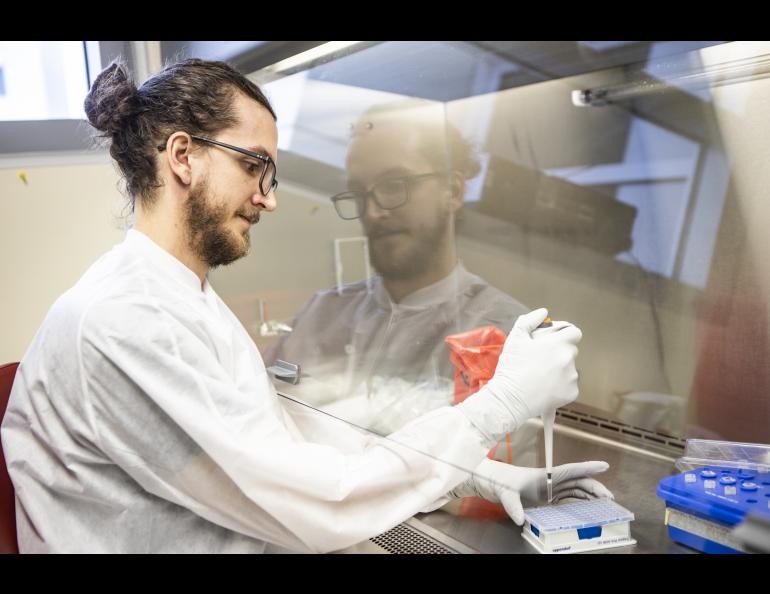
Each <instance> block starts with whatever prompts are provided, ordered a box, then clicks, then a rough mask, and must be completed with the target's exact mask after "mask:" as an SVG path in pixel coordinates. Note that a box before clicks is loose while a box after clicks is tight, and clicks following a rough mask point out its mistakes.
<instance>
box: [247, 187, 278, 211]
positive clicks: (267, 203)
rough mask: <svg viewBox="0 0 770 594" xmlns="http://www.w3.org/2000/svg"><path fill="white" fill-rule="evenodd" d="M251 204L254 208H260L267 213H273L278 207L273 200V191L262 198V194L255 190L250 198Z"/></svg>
mask: <svg viewBox="0 0 770 594" xmlns="http://www.w3.org/2000/svg"><path fill="white" fill-rule="evenodd" d="M251 203H252V204H253V205H254V206H260V205H261V206H262V209H263V210H266V211H268V212H273V211H274V210H275V209H276V207H277V206H278V203H277V202H276V199H275V190H270V191H269V192H268V193H267V196H264V195H263V194H262V192H260V191H259V190H257V191H256V192H255V193H254V194H253V195H252V197H251Z"/></svg>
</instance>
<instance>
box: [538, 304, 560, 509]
mask: <svg viewBox="0 0 770 594" xmlns="http://www.w3.org/2000/svg"><path fill="white" fill-rule="evenodd" d="M551 326H553V322H552V321H551V318H546V319H545V320H543V323H542V324H540V325H539V326H538V328H550V327H551ZM542 419H543V441H544V442H545V484H546V488H547V489H548V503H549V504H550V503H551V501H553V480H552V474H553V424H554V421H555V420H556V409H555V408H552V409H550V410H547V411H545V412H544V413H543V415H542Z"/></svg>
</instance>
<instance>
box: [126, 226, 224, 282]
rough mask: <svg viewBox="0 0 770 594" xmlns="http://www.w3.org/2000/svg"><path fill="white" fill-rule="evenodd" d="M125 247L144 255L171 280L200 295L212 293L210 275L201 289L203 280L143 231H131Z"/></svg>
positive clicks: (127, 234)
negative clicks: (201, 293)
mask: <svg viewBox="0 0 770 594" xmlns="http://www.w3.org/2000/svg"><path fill="white" fill-rule="evenodd" d="M123 245H124V246H125V247H126V248H127V249H128V250H129V252H131V253H139V254H141V255H143V256H144V257H146V258H147V259H149V260H150V261H151V262H152V263H153V264H155V265H156V266H160V267H161V268H162V269H163V272H164V273H165V274H168V275H169V276H170V277H171V278H173V279H175V280H176V281H178V282H180V283H182V284H183V285H185V286H188V287H190V288H191V289H194V290H195V291H197V292H198V293H200V292H201V289H202V290H203V292H204V293H209V292H210V291H211V289H210V286H209V279H208V275H207V276H206V279H205V280H204V282H203V287H202V288H201V280H200V278H198V275H197V274H195V273H194V272H193V271H192V270H191V269H190V268H188V267H187V266H185V265H184V264H183V263H182V262H181V261H180V260H177V259H176V258H175V257H174V256H172V255H171V254H170V253H169V252H167V251H166V250H164V249H163V248H162V247H160V246H159V245H158V244H157V243H155V242H154V241H153V240H152V239H150V238H149V237H148V236H147V235H145V234H144V233H142V232H141V231H137V230H136V229H129V230H128V233H126V239H125V241H124V242H123Z"/></svg>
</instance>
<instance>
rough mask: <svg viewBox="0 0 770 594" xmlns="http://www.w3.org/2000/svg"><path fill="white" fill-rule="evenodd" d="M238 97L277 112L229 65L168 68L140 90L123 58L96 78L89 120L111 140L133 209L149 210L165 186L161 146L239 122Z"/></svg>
mask: <svg viewBox="0 0 770 594" xmlns="http://www.w3.org/2000/svg"><path fill="white" fill-rule="evenodd" d="M238 92H241V93H243V94H244V95H246V96H247V97H250V98H251V99H254V100H255V101H257V102H258V103H259V104H260V105H262V106H263V107H265V108H266V109H267V110H268V111H269V112H270V114H271V115H272V116H273V118H276V115H275V112H274V111H273V108H272V107H271V106H270V103H269V102H268V100H267V98H266V97H265V96H264V95H263V94H262V91H260V90H259V87H258V86H257V85H255V84H254V83H253V82H251V81H250V80H249V79H247V78H246V77H245V76H243V75H242V74H241V73H239V72H238V71H236V70H234V69H233V68H231V67H230V66H229V65H227V64H225V63H224V62H214V61H207V60H199V59H189V60H183V61H181V62H177V63H174V64H169V65H167V66H166V67H165V68H164V69H163V70H161V71H160V72H159V73H157V74H156V75H154V76H152V77H151V78H149V79H148V80H147V81H146V82H145V83H144V84H143V85H142V86H141V87H140V88H139V89H137V88H136V85H135V84H134V82H133V80H132V77H131V74H130V72H129V70H128V68H127V67H126V64H125V63H124V62H123V60H122V59H120V58H118V59H117V60H115V61H114V62H112V64H110V65H109V66H107V68H105V69H104V70H103V71H102V72H101V73H100V74H99V76H97V77H96V80H95V81H94V84H93V86H92V87H91V91H90V92H89V93H88V95H87V96H86V99H85V103H84V108H85V112H86V115H87V116H88V121H89V122H90V123H91V125H92V126H93V127H94V128H96V129H97V130H99V131H100V132H101V133H102V134H100V135H99V136H100V137H102V138H107V139H109V140H110V155H112V158H113V159H115V161H116V162H117V164H118V166H119V167H120V171H121V173H122V175H123V178H124V180H125V185H126V191H127V193H128V195H129V197H130V199H131V203H132V206H133V203H134V201H135V200H136V198H137V197H139V198H140V199H141V200H142V203H143V204H145V205H147V206H150V205H151V204H152V203H153V202H154V200H155V197H156V196H155V189H157V188H158V187H160V185H161V184H160V181H159V180H158V172H157V161H156V159H157V155H158V150H157V145H158V144H162V143H164V142H165V141H166V140H167V138H168V137H169V136H170V135H171V134H173V133H174V132H177V131H180V130H182V131H185V132H187V133H189V134H200V135H204V136H211V135H214V134H215V133H217V132H220V131H222V130H224V129H225V128H229V127H231V126H233V125H236V124H237V123H238V119H237V116H236V114H235V109H234V107H233V103H234V100H235V97H236V95H237V93H238Z"/></svg>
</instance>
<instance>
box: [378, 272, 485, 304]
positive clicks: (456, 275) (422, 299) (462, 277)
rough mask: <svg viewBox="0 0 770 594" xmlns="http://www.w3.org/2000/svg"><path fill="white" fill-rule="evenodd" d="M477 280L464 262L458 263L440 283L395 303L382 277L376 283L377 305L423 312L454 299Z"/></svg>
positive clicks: (419, 290)
mask: <svg viewBox="0 0 770 594" xmlns="http://www.w3.org/2000/svg"><path fill="white" fill-rule="evenodd" d="M475 278H476V277H475V276H474V275H472V274H470V273H469V272H468V271H467V270H466V269H465V267H464V266H463V264H462V262H460V261H458V262H457V266H455V267H454V269H453V270H452V272H450V273H449V274H448V275H447V276H445V277H444V278H442V279H441V280H440V281H437V282H435V283H433V284H432V285H428V286H427V287H423V288H422V289H418V290H417V291H415V292H414V293H411V294H409V295H407V296H406V297H404V299H403V300H402V301H401V303H395V302H394V301H393V300H392V299H391V298H390V294H389V293H388V291H387V289H385V285H384V284H383V282H382V277H381V276H378V277H376V279H375V281H376V282H375V283H374V298H375V300H376V301H377V304H378V305H379V306H380V307H382V308H384V309H390V310H403V311H408V310H413V311H416V310H422V309H426V308H428V307H432V306H435V305H439V304H441V303H446V302H447V301H448V300H450V299H454V298H455V297H457V296H458V295H460V294H461V293H463V292H464V291H465V290H466V289H467V288H468V287H469V286H470V285H471V284H473V282H474V279H475Z"/></svg>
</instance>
